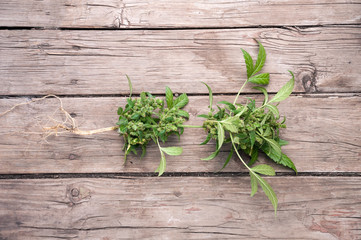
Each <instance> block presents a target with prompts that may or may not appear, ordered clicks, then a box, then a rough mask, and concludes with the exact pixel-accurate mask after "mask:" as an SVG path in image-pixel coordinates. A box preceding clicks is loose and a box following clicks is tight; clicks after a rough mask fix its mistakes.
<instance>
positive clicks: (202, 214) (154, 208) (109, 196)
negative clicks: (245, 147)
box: [0, 177, 361, 240]
mask: <svg viewBox="0 0 361 240" xmlns="http://www.w3.org/2000/svg"><path fill="white" fill-rule="evenodd" d="M267 180H268V181H269V183H270V184H271V185H272V186H273V188H274V189H275V191H276V193H277V195H278V198H279V211H278V213H277V217H276V218H275V216H274V211H273V208H272V205H271V204H270V203H269V202H268V199H267V198H266V197H265V196H264V194H263V193H261V192H259V193H257V194H256V195H255V196H254V197H253V198H251V197H250V196H249V195H250V186H249V185H250V183H249V178H248V177H186V178H182V177H172V178H168V177H160V178H157V177H154V178H147V177H146V178H126V179H33V180H32V179H23V180H20V179H19V180H2V181H0V189H1V191H0V199H1V200H0V237H1V238H2V239H12V240H13V239H14V240H15V239H51V238H64V239H87V240H90V239H104V240H105V239H114V238H116V239H298V240H301V239H305V240H306V239H307V240H309V239H315V240H316V239H317V240H332V239H338V240H350V239H360V237H361V221H360V219H361V214H360V213H361V211H360V210H361V203H360V189H361V183H360V178H358V177H337V178H332V177H321V178H320V177H276V178H267ZM115 236H116V237H115Z"/></svg>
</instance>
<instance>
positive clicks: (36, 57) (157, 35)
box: [0, 26, 361, 95]
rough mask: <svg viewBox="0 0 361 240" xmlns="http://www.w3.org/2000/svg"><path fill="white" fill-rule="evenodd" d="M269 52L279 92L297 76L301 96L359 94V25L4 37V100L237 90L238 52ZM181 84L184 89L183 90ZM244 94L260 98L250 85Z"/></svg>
mask: <svg viewBox="0 0 361 240" xmlns="http://www.w3.org/2000/svg"><path fill="white" fill-rule="evenodd" d="M253 38H257V39H259V40H260V41H261V42H262V43H263V44H264V46H265V48H266V51H267V54H268V55H267V61H266V65H265V67H264V72H270V73H271V84H270V85H269V87H268V89H269V91H271V92H276V91H278V89H280V87H281V86H282V85H283V84H284V83H285V82H286V81H288V80H289V79H290V75H289V74H288V70H292V71H294V72H295V74H296V87H295V91H296V92H360V91H361V78H360V75H361V68H360V67H359V65H360V64H361V54H357V53H359V52H360V51H361V40H360V39H361V33H360V27H358V26H354V27H323V28H307V29H298V28H290V29H279V28H274V29H273V28H272V29H232V30H181V31H165V30H164V31H56V30H46V31H40V30H27V31H8V30H3V31H0V55H1V61H0V75H1V76H2V78H1V83H2V87H1V88H0V94H2V95H22V94H25V95H31V94H48V93H54V94H63V95H66V94H128V92H129V89H128V84H127V80H126V78H125V76H124V75H125V74H128V75H129V76H130V77H131V79H132V80H133V84H134V89H135V92H137V93H139V92H141V91H144V90H147V91H151V92H153V93H164V88H165V86H166V85H168V86H170V87H171V88H174V89H176V90H177V91H180V92H188V93H206V92H207V89H206V88H205V87H204V86H203V85H202V84H200V82H201V81H205V82H207V83H209V84H210V85H211V86H212V87H213V91H214V92H216V93H233V92H237V89H238V88H239V87H240V85H241V83H242V82H243V81H244V80H245V72H246V71H245V65H244V63H243V57H242V53H241V50H240V48H241V47H242V48H245V49H247V50H248V51H249V52H250V53H251V54H252V55H253V56H255V55H256V54H257V51H258V47H257V43H256V42H255V41H254V40H253ZM180 83H181V84H180ZM245 91H246V92H254V90H253V89H252V88H251V87H247V88H246V89H245Z"/></svg>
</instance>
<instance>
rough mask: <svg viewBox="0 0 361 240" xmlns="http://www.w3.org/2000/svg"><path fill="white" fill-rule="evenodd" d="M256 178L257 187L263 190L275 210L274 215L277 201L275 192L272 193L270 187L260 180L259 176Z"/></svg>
mask: <svg viewBox="0 0 361 240" xmlns="http://www.w3.org/2000/svg"><path fill="white" fill-rule="evenodd" d="M256 177H257V180H258V183H259V185H260V186H261V187H262V189H263V192H264V193H265V194H266V196H267V197H268V199H269V200H270V201H271V203H272V205H273V208H274V210H275V214H276V213H277V205H278V199H277V196H276V194H275V192H274V191H273V189H272V187H271V186H270V185H269V184H268V183H267V182H266V180H264V179H263V178H261V176H259V175H257V176H256Z"/></svg>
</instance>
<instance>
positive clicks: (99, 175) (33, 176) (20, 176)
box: [0, 172, 361, 179]
mask: <svg viewBox="0 0 361 240" xmlns="http://www.w3.org/2000/svg"><path fill="white" fill-rule="evenodd" d="M283 176H287V177H288V176H295V177H297V176H299V177H361V172H301V173H298V174H297V175H296V174H295V173H293V172H289V173H284V172H283V173H281V172H278V173H276V176H275V177H283ZM134 177H154V178H157V177H158V174H157V173H149V172H145V173H39V174H32V173H29V174H0V179H60V178H61V179H63V178H114V179H122V178H134ZM164 177H249V173H248V172H238V173H235V172H216V173H215V172H184V173H182V172H166V173H164V174H163V175H162V178H164Z"/></svg>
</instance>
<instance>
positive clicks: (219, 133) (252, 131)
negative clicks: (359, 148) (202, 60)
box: [199, 42, 297, 211]
mask: <svg viewBox="0 0 361 240" xmlns="http://www.w3.org/2000/svg"><path fill="white" fill-rule="evenodd" d="M242 52H243V56H244V59H245V62H246V67H247V81H245V82H244V84H243V86H242V87H241V88H240V90H239V92H238V94H237V95H236V97H235V100H234V102H233V103H230V102H227V101H221V102H218V104H220V105H221V106H218V105H217V108H218V110H215V109H213V96H212V90H211V88H210V87H209V86H208V85H207V84H206V83H204V84H205V85H206V86H207V88H208V90H209V100H210V103H209V108H210V111H209V113H208V115H199V117H203V118H206V120H205V121H204V123H203V128H204V129H205V130H206V132H207V133H208V135H207V138H206V140H205V141H204V142H203V143H202V144H207V143H208V142H209V141H210V140H211V139H215V140H216V150H215V152H213V153H212V154H211V155H210V156H208V157H207V158H203V159H202V160H211V159H213V158H214V157H216V156H217V155H218V153H219V152H220V149H221V147H222V145H223V143H225V142H231V143H232V148H231V149H230V152H229V155H228V157H227V159H226V161H225V163H224V166H223V168H224V167H226V165H227V164H228V162H229V161H230V159H231V158H232V155H233V154H234V153H236V154H237V156H238V157H239V158H240V160H241V161H242V163H243V164H244V165H245V166H246V167H247V168H248V170H249V173H250V176H251V188H252V193H251V196H253V195H254V194H255V193H256V192H257V189H258V185H260V186H261V187H262V189H263V191H264V192H265V194H266V195H267V196H268V198H269V199H270V201H271V203H272V205H273V207H274V209H275V211H276V210H277V203H278V201H277V197H276V194H275V193H274V191H273V189H272V188H271V186H270V185H269V184H268V183H267V182H266V181H265V180H264V179H263V178H262V177H261V176H260V175H259V174H263V175H275V171H274V169H273V168H272V167H271V166H268V165H266V164H261V165H257V166H254V167H252V165H253V164H254V163H255V162H256V161H257V159H258V154H259V152H264V153H265V154H266V155H267V156H268V157H269V158H270V159H271V160H273V161H274V162H276V163H278V164H281V165H283V166H286V167H289V168H291V169H293V170H294V171H295V172H297V170H296V167H295V165H294V164H293V162H292V161H291V159H289V158H288V157H287V156H286V155H285V154H284V153H282V151H281V146H283V145H286V144H287V142H286V141H284V140H282V139H281V138H280V137H279V130H280V129H281V128H285V127H286V125H285V118H283V120H282V121H281V120H280V114H279V111H278V108H277V106H276V105H274V103H278V102H280V101H283V100H285V99H286V98H287V97H288V96H289V95H290V94H291V93H292V90H293V86H294V76H293V73H292V72H290V73H291V75H292V78H291V80H290V81H289V82H287V83H286V84H285V85H284V86H283V87H282V88H281V89H280V90H279V91H278V93H277V94H276V95H275V96H274V97H273V98H271V99H269V96H268V93H267V91H266V89H265V88H264V87H261V86H254V87H253V88H254V89H256V90H259V91H261V92H262V93H263V94H264V100H263V103H262V105H261V106H258V107H257V106H256V101H255V100H254V99H250V98H248V101H247V103H246V104H239V103H237V99H238V96H239V94H240V93H241V91H242V89H243V88H244V86H245V85H246V84H247V83H253V84H256V85H267V84H268V83H269V73H261V74H258V72H259V71H261V70H262V67H263V65H264V63H265V60H266V52H265V50H264V48H263V46H262V44H261V43H260V42H259V52H258V57H257V60H256V63H255V64H254V61H253V59H252V57H251V56H250V54H249V53H248V52H246V51H245V50H243V49H242ZM239 151H243V152H244V153H246V154H248V155H249V156H250V161H249V162H248V164H246V162H245V161H244V160H243V159H242V157H241V155H240V154H239ZM223 168H222V169H223Z"/></svg>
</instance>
